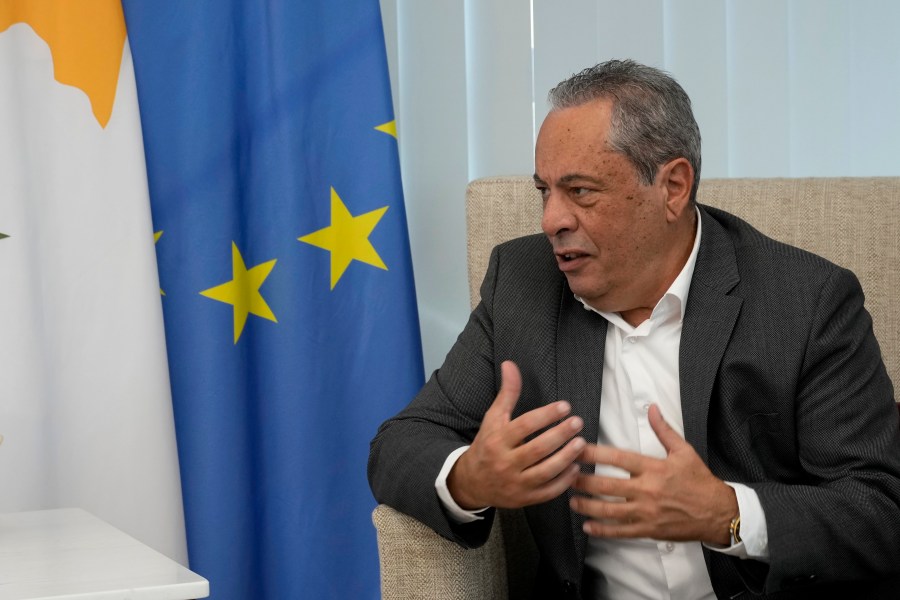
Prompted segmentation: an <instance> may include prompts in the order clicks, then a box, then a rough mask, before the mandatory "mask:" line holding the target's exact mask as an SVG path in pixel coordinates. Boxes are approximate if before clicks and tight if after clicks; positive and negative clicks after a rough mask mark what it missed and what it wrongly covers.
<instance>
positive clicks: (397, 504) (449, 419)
mask: <svg viewBox="0 0 900 600" xmlns="http://www.w3.org/2000/svg"><path fill="white" fill-rule="evenodd" d="M700 213H701V219H702V227H703V231H702V237H701V244H700V250H699V255H698V258H697V264H696V267H695V271H694V276H693V280H692V283H691V288H690V293H689V296H688V302H687V308H686V313H685V315H684V322H683V329H682V335H681V350H680V357H679V365H680V378H681V384H680V385H681V402H682V413H683V419H684V428H685V437H686V439H687V441H688V442H690V443H691V445H692V446H693V447H694V448H695V449H696V450H697V452H698V453H699V454H700V456H701V457H702V458H703V460H704V461H705V462H706V464H707V465H709V468H710V469H711V470H712V472H713V473H715V474H716V475H717V476H718V477H719V478H721V479H723V480H726V481H734V482H741V483H745V484H747V485H749V486H750V487H752V488H753V489H755V490H756V492H757V494H758V495H759V499H760V502H761V503H762V507H763V509H764V511H765V514H766V520H767V527H768V537H769V552H770V563H769V565H765V564H763V563H760V562H757V561H753V560H744V561H742V560H739V559H735V558H731V557H728V556H724V555H722V554H719V553H716V552H710V551H709V550H706V549H704V554H705V557H706V562H707V568H708V570H709V573H710V577H711V579H712V582H713V586H714V588H715V590H716V594H717V596H718V597H720V598H739V597H751V596H750V595H749V594H750V593H754V594H765V596H764V597H770V598H805V597H807V596H808V595H809V597H816V598H831V597H835V598H837V597H841V598H845V597H858V598H867V597H880V596H879V595H878V594H879V593H881V592H876V591H875V590H876V588H879V589H880V588H881V587H885V586H887V584H886V583H884V582H885V581H886V580H887V579H889V578H892V577H895V576H896V573H897V572H898V570H900V428H898V426H897V415H896V408H895V407H894V404H893V399H894V398H893V388H892V386H891V382H890V380H889V379H888V376H887V373H886V371H885V368H884V365H883V362H882V360H881V355H880V351H879V348H878V344H877V342H876V340H875V337H874V335H873V333H872V326H871V319H870V317H869V314H868V312H867V311H866V310H865V309H864V308H863V294H862V290H861V289H860V286H859V282H858V281H857V279H856V277H855V276H854V275H853V274H852V273H851V272H849V271H847V270H846V269H842V268H840V267H837V266H835V265H834V264H832V263H829V262H828V261H826V260H824V259H822V258H820V257H817V256H815V255H812V254H810V253H807V252H804V251H802V250H799V249H797V248H794V247H790V246H787V245H785V244H781V243H779V242H776V241H774V240H772V239H770V238H768V237H766V236H764V235H762V234H761V233H760V232H758V231H757V230H755V229H753V228H752V227H751V226H750V225H748V224H747V223H745V222H744V221H741V220H740V219H738V218H736V217H734V216H732V215H730V214H728V213H725V212H722V211H719V210H716V209H713V208H709V207H701V210H700ZM481 295H482V301H481V303H480V304H479V305H478V307H477V308H476V309H475V311H474V312H473V313H472V316H471V317H470V320H469V323H468V324H467V325H466V328H465V329H464V331H463V332H462V334H460V336H459V339H458V340H457V342H456V344H455V345H454V346H453V348H452V349H451V350H450V352H449V354H448V355H447V358H446V361H445V363H444V365H443V366H442V367H441V368H440V369H439V370H438V371H436V372H435V373H434V374H433V376H432V377H431V379H430V380H429V381H428V383H427V384H426V385H425V387H424V388H423V389H422V391H421V392H420V393H419V395H418V396H417V397H416V398H415V400H413V402H412V403H411V404H410V405H409V406H408V407H407V408H406V409H405V410H404V411H403V412H401V413H400V414H399V415H397V417H395V418H393V419H391V420H389V421H387V422H386V423H385V424H384V425H383V426H382V427H381V429H380V430H379V432H378V434H377V436H376V437H375V439H374V440H373V442H372V451H371V454H370V458H369V480H370V483H371V486H372V490H373V492H374V494H375V497H376V499H377V500H378V501H379V502H383V503H386V504H388V505H391V506H393V507H394V508H396V509H398V510H400V511H402V512H404V513H407V514H409V515H411V516H413V517H415V518H416V519H419V520H420V521H422V522H424V523H426V524H428V525H429V526H430V527H432V528H433V529H434V530H435V531H437V532H438V533H440V534H441V535H443V536H445V537H447V538H449V539H452V540H455V541H457V542H458V543H460V544H462V545H464V546H478V545H480V544H483V543H484V541H485V540H486V539H487V535H488V533H489V531H490V527H491V524H492V520H493V519H492V517H493V514H489V515H488V518H487V519H485V520H484V521H481V522H478V523H473V524H466V525H458V524H454V523H453V522H452V521H450V520H448V518H447V515H446V514H445V512H444V510H443V508H442V506H441V504H440V501H439V499H438V498H437V495H436V493H435V490H434V481H435V478H436V476H437V473H438V471H439V470H440V468H441V466H442V464H443V463H444V461H445V459H446V458H447V456H448V455H449V454H450V452H451V451H453V450H454V449H456V448H458V447H459V446H461V445H464V444H467V443H469V442H470V441H471V440H472V439H473V438H474V436H475V434H476V432H477V431H478V428H479V424H480V422H481V419H482V416H483V415H484V413H485V411H486V410H487V408H488V407H489V406H490V404H491V402H492V401H493V399H494V397H495V395H496V393H497V391H498V389H499V382H500V373H499V368H500V363H501V362H502V361H504V360H513V361H515V362H516V363H517V364H518V366H519V368H520V370H521V372H522V377H523V389H522V396H521V398H520V400H519V403H518V405H517V406H516V413H515V414H521V413H523V412H526V411H529V410H531V409H533V408H536V407H538V406H541V405H543V404H546V403H548V402H552V401H555V400H558V399H565V400H568V401H569V402H570V403H571V405H572V407H573V413H574V414H578V415H580V416H582V417H583V418H584V422H585V428H584V431H583V432H582V435H583V436H584V437H585V439H587V440H589V441H593V440H596V438H597V426H598V414H599V406H600V401H601V398H600V390H601V375H602V372H603V369H602V365H603V348H604V339H605V334H606V326H607V322H606V320H605V319H603V318H602V317H600V316H599V315H597V314H596V313H594V312H591V311H587V310H585V309H584V307H583V306H582V305H581V304H580V303H579V302H578V301H577V300H576V299H575V298H574V297H573V295H572V292H571V290H570V289H569V288H568V285H567V283H566V280H565V277H564V276H563V275H562V274H561V273H560V271H559V269H558V268H557V265H556V262H555V258H554V256H553V254H552V252H551V248H550V245H549V243H548V242H547V240H546V239H545V238H544V237H543V236H539V235H538V236H529V237H525V238H520V239H518V240H513V241H511V242H508V243H506V244H502V245H500V246H498V247H497V248H496V249H495V250H494V252H493V255H492V257H491V261H490V265H489V267H488V271H487V274H486V276H485V279H484V283H483V284H482V288H481ZM583 469H584V470H586V471H587V470H591V469H590V467H588V466H584V467H583ZM569 496H570V493H566V494H564V495H563V496H561V497H559V498H557V499H555V500H553V501H550V502H547V503H545V504H540V505H537V506H531V507H527V508H526V509H525V513H526V516H527V519H528V523H529V526H530V528H531V531H532V534H533V535H534V538H535V541H536V544H537V546H538V549H539V551H540V555H541V558H540V561H541V562H540V566H539V569H538V575H537V577H538V589H541V590H543V591H542V592H541V594H544V595H545V596H544V597H564V596H567V595H568V596H573V597H574V596H577V595H578V594H579V592H580V586H581V580H582V575H583V563H584V555H585V551H586V537H585V535H584V534H583V533H582V530H581V525H582V522H583V518H582V517H580V516H579V515H577V514H575V513H573V512H572V511H571V510H570V509H569V507H568V499H569ZM885 589H887V587H885ZM885 593H888V592H885ZM889 593H890V594H891V595H889V596H885V597H900V593H897V592H894V591H891V592H889ZM546 595H549V596H546ZM538 597H542V596H538Z"/></svg>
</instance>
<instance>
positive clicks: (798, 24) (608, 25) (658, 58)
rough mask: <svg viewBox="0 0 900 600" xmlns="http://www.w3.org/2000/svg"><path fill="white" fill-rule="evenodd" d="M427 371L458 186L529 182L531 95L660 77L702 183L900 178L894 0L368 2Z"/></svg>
mask: <svg viewBox="0 0 900 600" xmlns="http://www.w3.org/2000/svg"><path fill="white" fill-rule="evenodd" d="M382 11H383V15H384V19H385V32H386V36H387V39H388V48H389V54H390V56H389V60H390V63H391V67H392V77H393V81H394V102H395V106H396V108H397V119H398V128H399V134H400V154H401V162H402V168H403V180H404V189H405V193H406V206H407V210H408V211H409V218H410V238H411V242H412V248H413V261H414V265H415V274H416V285H417V288H418V297H419V312H420V315H421V320H422V329H423V343H424V346H425V364H426V369H427V370H429V371H430V370H431V369H433V368H436V367H437V366H439V365H440V363H441V362H442V360H443V357H444V354H445V353H446V351H447V350H448V349H449V347H450V345H451V344H452V343H453V340H454V339H455V338H456V335H457V334H458V333H459V331H460V329H461V328H462V326H463V325H464V324H465V320H466V317H467V315H468V296H467V291H466V278H465V269H466V266H465V222H464V219H465V214H464V203H463V195H464V191H465V185H466V183H467V182H468V181H469V180H471V179H474V178H477V177H485V176H491V175H505V174H513V173H516V174H528V173H531V172H532V170H533V158H532V150H533V142H534V134H535V131H536V129H537V128H538V127H540V123H541V121H542V120H543V117H544V116H545V115H546V110H547V109H546V104H545V98H546V94H547V91H548V90H549V89H550V88H551V87H553V86H554V85H555V84H556V83H557V82H559V81H560V80H561V79H564V78H565V77H567V76H568V75H570V74H571V73H573V72H576V71H579V70H581V69H582V68H584V67H587V66H590V65H592V64H594V63H597V62H600V61H603V60H607V59H610V58H633V59H635V60H638V61H640V62H643V63H646V64H650V65H653V66H657V67H661V68H663V69H665V70H667V71H669V72H670V73H672V74H673V75H674V76H675V78H676V79H678V81H679V82H681V84H682V85H683V86H684V87H685V89H686V90H687V92H688V94H689V95H690V96H691V98H692V101H693V103H694V111H695V114H696V116H697V120H698V122H699V124H700V130H701V134H702V136H703V176H704V177H808V176H871V175H900V100H898V99H900V36H897V31H898V29H900V2H896V1H895V0H629V1H627V2H625V1H622V0H532V1H531V2H528V1H526V0H429V1H427V2H423V1H421V0H382Z"/></svg>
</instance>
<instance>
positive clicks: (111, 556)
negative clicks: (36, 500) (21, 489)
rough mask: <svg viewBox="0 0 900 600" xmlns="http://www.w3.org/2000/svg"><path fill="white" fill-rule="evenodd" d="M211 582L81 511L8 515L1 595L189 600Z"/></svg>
mask: <svg viewBox="0 0 900 600" xmlns="http://www.w3.org/2000/svg"><path fill="white" fill-rule="evenodd" d="M208 595H209V582H208V581H206V579H204V578H203V577H200V576H199V575H197V574H196V573H194V572H192V571H190V570H188V569H186V568H185V567H183V566H181V565H180V564H178V563H177V562H175V561H173V560H171V559H169V558H167V557H166V556H163V555H162V554H160V553H159V552H157V551H155V550H153V549H151V548H149V547H148V546H145V545H144V544H142V543H140V542H139V541H137V540H136V539H134V538H132V537H130V536H129V535H127V534H125V533H124V532H122V531H120V530H118V529H116V528H115V527H113V526H112V525H109V524H108V523H105V522H104V521H101V520H100V519H98V518H97V517H95V516H93V515H91V514H90V513H88V512H86V511H84V510H81V509H80V508H61V509H56V510H41V511H34V512H20V513H9V514H0V600H39V599H46V600H50V599H53V600H76V599H77V600H88V599H93V598H97V599H103V600H110V599H113V598H115V599H117V600H130V599H136V600H138V599H139V600H187V599H192V598H206V597H207V596H208Z"/></svg>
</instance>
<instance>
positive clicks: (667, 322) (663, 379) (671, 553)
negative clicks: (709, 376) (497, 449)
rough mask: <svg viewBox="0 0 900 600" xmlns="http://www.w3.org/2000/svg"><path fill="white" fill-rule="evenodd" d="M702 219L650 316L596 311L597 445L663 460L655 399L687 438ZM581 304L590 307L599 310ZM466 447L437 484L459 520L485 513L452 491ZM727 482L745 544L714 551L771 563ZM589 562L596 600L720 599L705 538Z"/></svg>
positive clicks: (755, 509)
mask: <svg viewBox="0 0 900 600" xmlns="http://www.w3.org/2000/svg"><path fill="white" fill-rule="evenodd" d="M697 222H698V227H697V233H696V236H695V238H694V246H693V250H692V252H691V255H690V257H689V258H688V260H687V262H686V263H685V265H684V267H683V268H682V270H681V273H680V274H679V275H678V277H677V278H676V279H675V281H674V282H673V283H672V285H671V286H670V288H669V290H668V291H667V292H666V293H665V294H664V295H663V297H662V298H661V299H660V300H659V302H658V303H657V305H656V306H655V307H654V309H653V311H652V313H651V315H650V317H649V318H648V319H647V320H646V321H644V322H643V323H641V324H639V325H638V326H637V327H632V326H631V325H629V324H628V323H627V322H626V321H625V320H624V319H623V318H622V317H621V316H620V315H619V314H618V313H606V312H600V311H595V312H598V313H599V314H600V315H602V316H603V317H604V318H605V319H606V320H607V321H608V322H609V326H608V327H607V332H606V339H605V350H604V359H603V380H602V390H601V397H602V398H603V401H602V402H601V403H600V428H599V435H598V438H597V443H598V444H603V445H609V446H614V447H616V448H621V449H623V450H630V451H633V452H638V453H640V454H644V455H647V456H653V457H657V458H665V456H666V451H665V449H664V448H663V446H662V444H661V443H660V441H659V439H657V437H656V434H655V433H654V432H653V430H652V428H651V427H650V422H649V420H648V416H647V413H648V411H649V409H650V405H651V404H657V405H658V406H659V408H660V411H661V413H662V415H663V417H664V418H665V420H666V422H667V423H668V424H669V425H670V426H671V427H672V428H673V429H675V430H676V431H677V432H678V433H679V434H680V435H681V436H682V437H684V423H683V420H682V413H681V393H680V387H679V370H678V353H679V348H680V345H681V324H682V318H683V315H684V310H685V306H686V305H687V296H688V291H689V290H690V285H691V279H692V277H693V273H694V266H695V264H696V262H697V253H698V250H699V247H700V237H701V227H700V226H699V223H700V215H699V211H698V214H697ZM576 297H577V296H576ZM578 299H579V300H581V299H580V298H578ZM582 303H583V304H584V306H585V309H586V310H594V309H593V308H592V307H590V306H589V305H587V304H586V303H584V302H583V301H582ZM467 448H468V447H467V446H465V447H462V448H459V449H457V450H456V451H454V452H453V453H451V455H450V456H448V457H447V460H446V461H445V463H444V466H443V468H442V469H441V472H440V473H439V475H438V477H437V480H436V481H435V487H436V490H437V493H438V496H439V497H440V499H441V501H442V503H443V504H444V506H445V507H446V508H447V510H448V512H449V514H450V515H451V516H452V518H454V519H456V520H457V521H458V522H460V523H465V522H471V521H473V520H477V519H481V518H482V517H481V516H479V514H478V513H479V512H482V511H467V510H464V509H462V508H461V507H459V506H458V505H457V504H456V502H454V500H453V498H452V496H451V495H450V492H449V490H448V489H447V476H448V475H449V473H450V470H451V469H452V467H453V465H454V464H455V463H456V460H458V458H459V456H461V455H462V453H463V452H465V450H466V449H467ZM595 472H596V473H597V474H598V475H605V476H613V477H625V476H627V474H625V473H624V472H622V471H620V470H619V469H617V468H616V467H611V466H608V465H597V466H596V468H595ZM728 485H730V486H731V487H732V488H734V490H735V494H736V496H737V501H738V508H739V511H740V515H741V537H742V539H743V541H742V543H739V544H733V545H732V546H730V547H726V548H718V547H712V546H710V548H711V549H713V550H716V551H719V552H724V553H726V554H730V555H734V556H739V557H741V558H756V559H760V560H767V559H768V539H767V535H766V523H765V514H764V513H763V510H762V506H761V505H760V503H759V498H758V497H757V495H756V492H754V491H753V490H752V489H751V488H748V487H747V486H744V485H741V484H734V483H728ZM482 510H484V509H482ZM585 564H586V566H587V567H588V568H590V569H592V570H593V571H594V572H595V573H600V574H602V576H601V577H600V578H599V579H598V584H597V592H598V598H609V599H615V600H638V599H651V598H652V599H658V598H664V599H667V600H682V599H683V600H697V599H707V598H709V599H714V598H715V594H714V593H713V589H712V583H711V582H710V579H709V574H708V573H707V570H706V563H705V561H704V559H703V551H702V547H701V544H700V543H699V542H666V541H658V540H650V539H612V538H595V537H591V538H589V546H588V551H587V556H586V559H585Z"/></svg>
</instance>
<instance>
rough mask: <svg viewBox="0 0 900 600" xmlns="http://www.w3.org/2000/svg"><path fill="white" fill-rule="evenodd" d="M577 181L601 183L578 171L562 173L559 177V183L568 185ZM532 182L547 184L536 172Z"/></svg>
mask: <svg viewBox="0 0 900 600" xmlns="http://www.w3.org/2000/svg"><path fill="white" fill-rule="evenodd" d="M577 181H585V182H588V183H594V184H596V185H602V184H603V181H602V180H600V179H597V178H596V177H591V176H590V175H582V174H580V173H570V174H569V175H563V176H562V177H560V178H559V183H560V184H562V185H568V184H570V183H572V182H577ZM534 182H535V183H542V184H544V185H547V183H546V182H545V181H544V180H543V179H541V178H540V177H539V176H538V174H537V173H535V174H534Z"/></svg>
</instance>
